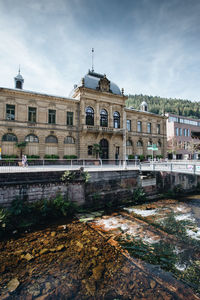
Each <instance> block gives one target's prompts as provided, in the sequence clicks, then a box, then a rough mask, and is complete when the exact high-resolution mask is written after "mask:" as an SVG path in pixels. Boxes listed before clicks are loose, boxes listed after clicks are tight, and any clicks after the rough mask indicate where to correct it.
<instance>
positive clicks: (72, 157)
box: [63, 155, 77, 159]
mask: <svg viewBox="0 0 200 300" xmlns="http://www.w3.org/2000/svg"><path fill="white" fill-rule="evenodd" d="M63 158H64V159H76V158H77V156H76V155H64V156H63Z"/></svg>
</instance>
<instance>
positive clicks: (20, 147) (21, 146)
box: [15, 142, 27, 158]
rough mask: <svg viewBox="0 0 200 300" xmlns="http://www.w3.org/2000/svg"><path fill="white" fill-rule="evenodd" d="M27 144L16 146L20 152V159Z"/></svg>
mask: <svg viewBox="0 0 200 300" xmlns="http://www.w3.org/2000/svg"><path fill="white" fill-rule="evenodd" d="M26 145H27V142H20V143H16V144H15V146H16V147H17V148H18V149H19V150H20V157H21V158H22V153H23V150H24V148H25V147H26Z"/></svg>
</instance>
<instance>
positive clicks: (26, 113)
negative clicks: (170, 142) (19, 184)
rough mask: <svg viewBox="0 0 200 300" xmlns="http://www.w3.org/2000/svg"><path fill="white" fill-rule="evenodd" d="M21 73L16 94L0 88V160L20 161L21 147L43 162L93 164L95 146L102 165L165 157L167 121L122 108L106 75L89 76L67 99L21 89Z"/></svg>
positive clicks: (122, 100) (119, 95)
mask: <svg viewBox="0 0 200 300" xmlns="http://www.w3.org/2000/svg"><path fill="white" fill-rule="evenodd" d="M23 83H24V79H23V77H22V76H21V74H20V72H19V74H18V75H17V76H16V77H15V88H14V89H9V88H0V147H1V149H2V157H3V155H8V156H9V155H18V156H19V155H20V153H19V149H18V148H17V147H16V143H20V142H26V147H25V148H24V153H25V154H27V155H35V156H38V157H40V158H44V157H45V156H47V155H56V156H57V157H59V158H63V157H65V158H66V157H67V158H69V157H77V158H94V151H93V149H94V144H99V145H100V148H101V153H100V157H101V158H102V159H124V158H127V157H128V155H129V157H132V158H133V157H135V156H136V157H138V156H144V157H147V156H148V155H151V154H152V153H151V151H150V150H148V149H147V147H148V146H150V145H152V144H156V145H157V148H158V150H157V151H155V153H154V157H155V156H162V157H165V156H166V142H167V139H166V117H164V116H160V115H156V114H152V113H149V112H148V109H147V104H146V103H145V102H144V103H142V105H141V110H135V109H133V108H130V109H129V108H126V105H125V101H126V99H127V97H126V96H125V95H124V92H123V89H122V91H120V89H119V87H118V86H117V85H116V84H114V83H113V82H111V81H109V80H108V79H107V77H106V76H105V75H101V74H98V73H95V72H94V71H89V72H88V74H86V75H85V76H84V78H82V80H81V82H80V84H78V85H75V86H74V89H73V91H72V92H71V93H70V97H68V98H66V97H58V96H53V95H47V94H42V93H37V92H32V91H26V90H24V89H23Z"/></svg>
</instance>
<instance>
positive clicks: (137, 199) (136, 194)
mask: <svg viewBox="0 0 200 300" xmlns="http://www.w3.org/2000/svg"><path fill="white" fill-rule="evenodd" d="M133 201H134V203H135V204H139V203H143V202H145V201H146V194H145V191H144V190H143V188H137V189H135V190H134V191H133Z"/></svg>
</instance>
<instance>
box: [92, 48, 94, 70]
mask: <svg viewBox="0 0 200 300" xmlns="http://www.w3.org/2000/svg"><path fill="white" fill-rule="evenodd" d="M92 72H94V48H92Z"/></svg>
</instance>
